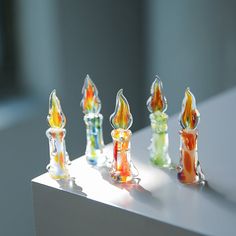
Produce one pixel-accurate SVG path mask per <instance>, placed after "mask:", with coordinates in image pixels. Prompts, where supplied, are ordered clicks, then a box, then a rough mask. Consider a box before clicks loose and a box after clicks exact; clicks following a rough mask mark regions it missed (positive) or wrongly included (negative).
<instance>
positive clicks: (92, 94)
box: [81, 75, 101, 114]
mask: <svg viewBox="0 0 236 236" xmlns="http://www.w3.org/2000/svg"><path fill="white" fill-rule="evenodd" d="M82 93H83V99H82V101H81V106H82V107H83V112H84V114H88V113H95V114H96V113H99V111H100V110H101V101H100V99H99V97H98V90H97V88H96V86H95V84H94V83H93V81H92V80H91V79H90V77H89V75H87V76H86V78H85V80H84V86H83V89H82Z"/></svg>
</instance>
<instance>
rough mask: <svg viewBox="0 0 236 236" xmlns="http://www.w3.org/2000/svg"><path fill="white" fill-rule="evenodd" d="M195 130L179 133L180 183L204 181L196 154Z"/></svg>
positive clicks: (184, 130) (196, 135)
mask: <svg viewBox="0 0 236 236" xmlns="http://www.w3.org/2000/svg"><path fill="white" fill-rule="evenodd" d="M197 137H198V132H197V130H187V129H183V130H181V131H180V140H181V142H180V155H181V157H180V165H179V173H178V179H179V180H180V181H181V182H182V183H186V184H195V183H199V182H203V181H204V180H205V177H204V174H203V173H202V170H201V166H200V163H199V161H198V152H197Z"/></svg>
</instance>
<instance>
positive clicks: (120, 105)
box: [110, 89, 138, 183]
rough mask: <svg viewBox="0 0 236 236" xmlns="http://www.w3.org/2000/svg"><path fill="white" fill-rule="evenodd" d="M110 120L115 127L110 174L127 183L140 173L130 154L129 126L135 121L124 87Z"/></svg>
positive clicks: (118, 94) (118, 180)
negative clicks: (124, 93)
mask: <svg viewBox="0 0 236 236" xmlns="http://www.w3.org/2000/svg"><path fill="white" fill-rule="evenodd" d="M110 122H111V125H112V127H113V128H114V130H113V131H112V132H111V136H112V139H113V162H112V167H111V171H110V174H111V177H112V178H113V179H114V180H115V181H117V182H120V183H127V182H130V181H132V179H133V178H134V177H136V176H137V175H138V171H137V169H136V168H135V166H134V165H133V163H132V161H131V156H130V138H131V135H132V132H131V131H130V130H129V128H130V127H131V125H132V123H133V118H132V114H131V113H130V108H129V104H128V101H127V100H126V98H125V96H124V95H123V90H122V89H121V90H119V91H118V93H117V96H116V107H115V111H114V113H113V114H112V115H111V116H110Z"/></svg>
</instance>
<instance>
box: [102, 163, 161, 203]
mask: <svg viewBox="0 0 236 236" xmlns="http://www.w3.org/2000/svg"><path fill="white" fill-rule="evenodd" d="M98 171H99V172H100V173H101V175H102V177H103V179H104V180H106V181H107V182H109V183H110V184H112V185H114V186H116V187H117V188H120V189H125V190H126V191H127V192H129V194H130V196H131V197H133V198H134V199H135V200H137V201H139V202H141V203H143V204H147V203H150V202H151V203H153V204H155V205H158V206H159V207H161V206H162V204H161V202H160V200H159V199H158V198H156V197H154V196H153V195H152V193H151V192H150V191H148V190H147V189H145V188H143V187H142V186H141V185H140V184H139V183H140V181H141V179H140V178H134V179H133V180H132V181H130V182H128V183H117V182H115V181H114V180H113V179H112V178H111V176H110V174H109V168H108V167H107V166H102V167H99V168H98Z"/></svg>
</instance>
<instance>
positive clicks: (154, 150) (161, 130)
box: [149, 111, 171, 167]
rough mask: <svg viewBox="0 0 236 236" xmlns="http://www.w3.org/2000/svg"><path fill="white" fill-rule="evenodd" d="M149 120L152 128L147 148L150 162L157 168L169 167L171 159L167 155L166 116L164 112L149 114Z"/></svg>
mask: <svg viewBox="0 0 236 236" xmlns="http://www.w3.org/2000/svg"><path fill="white" fill-rule="evenodd" d="M150 120H151V127H152V139H151V145H150V147H149V149H150V158H151V161H152V163H154V164H155V165H157V166H159V167H169V166H170V164H171V159H170V156H169V153H168V148H169V137H168V133H167V129H168V126H167V120H168V116H167V115H166V114H165V113H164V112H159V111H157V112H155V113H151V114H150Z"/></svg>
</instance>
